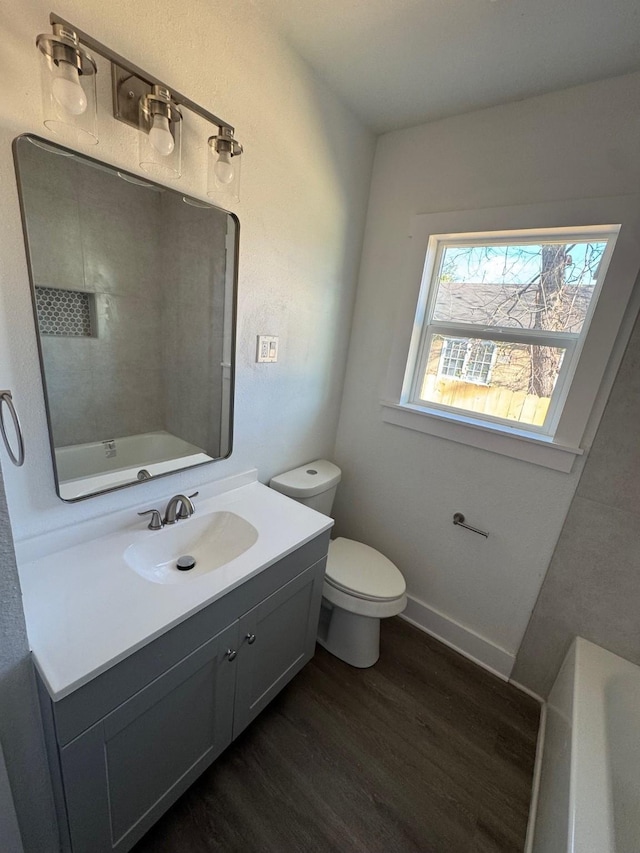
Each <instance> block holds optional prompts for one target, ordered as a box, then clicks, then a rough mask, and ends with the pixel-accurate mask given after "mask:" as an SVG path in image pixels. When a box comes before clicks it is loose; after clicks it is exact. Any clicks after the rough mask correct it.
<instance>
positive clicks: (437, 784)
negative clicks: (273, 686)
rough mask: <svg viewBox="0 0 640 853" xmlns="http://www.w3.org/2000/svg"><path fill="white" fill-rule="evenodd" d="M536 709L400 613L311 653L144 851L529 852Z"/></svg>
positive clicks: (138, 850)
mask: <svg viewBox="0 0 640 853" xmlns="http://www.w3.org/2000/svg"><path fill="white" fill-rule="evenodd" d="M538 718H539V709H538V705H537V704H536V703H535V702H534V701H533V700H531V699H529V698H528V697H527V696H525V695H524V694H522V693H520V692H519V691H517V690H516V689H515V688H513V687H511V686H509V685H508V684H505V683H504V682H502V681H500V680H499V679H498V678H495V677H494V676H492V675H490V674H489V673H487V672H485V671H484V670H482V669H480V668H479V667H477V666H475V665H474V664H472V663H471V662H469V661H467V660H466V659H465V658H463V657H461V656H460V655H457V654H456V653H455V652H452V651H451V650H450V649H448V648H447V647H445V646H443V645H441V644H440V643H438V642H436V641H435V640H432V639H431V638H429V637H428V636H427V635H425V634H423V633H422V632H421V631H418V630H416V629H415V628H413V627H412V626H410V625H409V624H407V623H406V622H403V621H402V620H401V619H397V618H396V619H386V620H383V622H382V640H381V656H380V660H379V661H378V663H377V664H376V665H375V666H374V667H372V668H371V669H366V670H356V669H353V668H351V667H349V666H347V665H346V664H343V663H342V662H341V661H339V660H337V659H336V658H334V657H333V656H332V655H329V654H328V653H327V652H325V651H324V650H323V649H321V648H319V647H318V650H317V653H316V656H315V658H314V659H313V661H311V663H309V664H308V665H307V667H306V668H305V669H304V670H303V671H302V672H301V673H300V674H299V675H298V676H297V677H296V678H295V679H294V680H293V682H292V683H291V684H290V685H289V686H288V687H287V688H285V690H284V691H283V692H282V693H281V694H280V696H279V697H278V698H277V699H276V700H275V701H274V702H273V703H272V704H271V705H270V706H269V707H268V708H267V709H266V710H265V711H264V712H263V713H262V715H261V716H260V717H259V718H258V719H257V720H256V721H255V722H254V723H253V724H252V725H251V726H250V727H249V728H248V729H247V730H246V731H245V732H244V733H243V734H242V735H241V736H240V738H238V739H237V740H236V741H235V743H234V744H232V745H231V746H230V747H229V748H228V749H227V751H226V752H225V753H224V754H223V755H222V756H221V757H220V758H219V759H218V761H217V762H215V764H214V765H213V766H212V767H211V768H210V769H209V770H208V771H207V772H206V773H205V774H203V776H201V777H200V779H199V780H198V781H197V782H196V783H195V784H194V785H193V786H192V787H191V788H190V789H189V791H188V792H187V793H186V794H185V795H184V796H183V797H182V798H181V799H180V800H179V801H178V802H177V803H176V804H175V806H173V808H172V809H171V810H170V811H169V812H167V814H166V815H165V816H164V817H163V818H162V819H161V820H160V822H159V823H157V824H156V825H155V826H154V827H153V829H151V830H150V831H149V832H148V833H147V835H146V836H145V837H144V838H143V839H142V841H140V842H139V844H138V845H137V846H136V847H135V848H134V852H135V853H183V851H184V853H210V851H216V853H297V851H300V853H331V851H336V853H396V851H397V853H415V851H420V853H472V851H473V853H521V851H522V850H523V849H524V840H525V833H526V824H527V814H528V808H529V798H530V793H531V778H532V773H533V764H534V755H535V744H536V736H537V728H538Z"/></svg>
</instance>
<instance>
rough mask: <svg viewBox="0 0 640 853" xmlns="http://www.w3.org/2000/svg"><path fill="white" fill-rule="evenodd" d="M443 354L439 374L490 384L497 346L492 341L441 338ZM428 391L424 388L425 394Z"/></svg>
mask: <svg viewBox="0 0 640 853" xmlns="http://www.w3.org/2000/svg"><path fill="white" fill-rule="evenodd" d="M440 341H441V349H442V354H441V355H440V364H439V367H438V376H450V377H454V378H456V379H463V380H464V381H465V382H474V383H476V384H478V385H488V384H489V381H490V379H491V369H492V368H493V363H494V361H495V354H496V352H497V347H496V345H495V344H493V343H491V341H471V340H469V339H468V338H465V339H460V338H444V337H443V338H440ZM424 393H426V392H425V391H424V390H423V395H424Z"/></svg>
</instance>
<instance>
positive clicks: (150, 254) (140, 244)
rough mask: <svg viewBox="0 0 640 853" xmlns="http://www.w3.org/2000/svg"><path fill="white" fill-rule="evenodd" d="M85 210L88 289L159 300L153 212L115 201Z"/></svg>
mask: <svg viewBox="0 0 640 853" xmlns="http://www.w3.org/2000/svg"><path fill="white" fill-rule="evenodd" d="M82 210H83V217H82V222H81V228H82V249H83V255H84V272H85V279H86V285H87V289H89V290H94V291H104V292H107V293H119V294H128V295H137V296H144V297H146V298H147V299H149V300H155V299H157V298H158V294H157V290H156V284H157V281H158V275H159V252H158V247H159V234H158V228H157V221H155V220H154V219H153V217H150V216H149V215H148V214H149V211H145V210H144V209H143V208H139V206H133V207H127V206H124V205H121V206H119V205H117V204H116V203H115V202H113V203H106V202H105V203H97V202H94V203H93V204H91V205H88V206H86V207H83V209H82Z"/></svg>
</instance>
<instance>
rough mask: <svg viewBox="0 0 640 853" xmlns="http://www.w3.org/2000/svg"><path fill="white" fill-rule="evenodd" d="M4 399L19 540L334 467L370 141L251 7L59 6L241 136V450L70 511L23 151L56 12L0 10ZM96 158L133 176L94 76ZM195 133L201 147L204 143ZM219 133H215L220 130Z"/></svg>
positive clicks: (0, 360)
mask: <svg viewBox="0 0 640 853" xmlns="http://www.w3.org/2000/svg"><path fill="white" fill-rule="evenodd" d="M1 3H2V7H3V15H2V18H3V23H2V27H3V30H4V31H3V44H4V46H5V47H4V52H3V60H2V61H3V96H2V101H1V103H0V183H1V186H2V200H3V210H2V216H1V217H0V254H1V255H2V265H1V266H0V387H2V388H4V387H9V388H11V389H12V390H13V392H14V395H15V402H16V404H17V406H18V408H19V411H20V415H21V417H22V422H23V426H24V430H25V438H26V447H27V462H26V464H25V467H24V468H23V469H20V470H17V469H15V468H12V466H10V465H8V466H5V472H6V489H7V496H8V500H9V508H10V513H11V518H12V524H13V527H14V533H15V536H16V538H18V539H21V538H24V537H26V536H29V535H33V534H35V533H37V532H40V531H44V530H48V529H53V528H56V527H59V526H63V525H67V524H73V523H75V522H77V521H79V520H81V519H85V518H89V517H93V516H96V515H98V514H102V513H104V512H108V511H110V510H112V509H114V508H120V507H123V506H127V505H132V506H133V505H135V506H136V507H142V506H150V505H153V504H154V503H156V501H160V500H162V499H163V498H165V497H168V496H170V495H172V494H174V493H175V492H176V491H181V490H184V489H187V488H188V487H190V486H191V487H192V486H196V485H197V484H198V483H199V482H203V481H204V480H206V479H212V478H216V479H217V478H219V477H222V476H226V475H228V474H230V473H233V472H235V471H238V470H242V469H245V468H248V467H252V466H257V467H258V469H259V472H260V476H261V478H262V479H266V478H268V477H269V476H270V475H271V474H273V473H275V472H278V471H282V470H285V469H286V468H288V467H291V466H294V465H297V464H300V463H302V462H303V461H305V459H309V458H312V457H314V456H319V455H325V454H327V455H328V454H330V453H331V452H332V450H333V444H334V437H335V428H336V423H337V417H338V408H339V404H340V398H341V393H342V382H343V375H344V364H345V359H346V350H347V342H348V334H349V326H350V320H351V311H352V305H353V294H354V288H355V282H356V275H357V266H358V262H359V259H360V248H361V238H362V230H363V227H364V215H365V207H366V198H367V194H368V189H369V177H370V173H371V164H372V157H373V138H372V136H371V135H370V134H369V132H368V131H366V130H364V129H363V127H362V126H361V125H360V124H359V123H358V121H357V120H356V119H355V118H354V117H353V116H352V114H351V113H350V112H349V111H348V110H347V109H346V108H345V107H344V106H343V105H342V103H341V102H340V101H339V100H338V99H337V98H336V97H335V96H333V95H332V94H331V93H330V92H329V91H328V90H327V88H326V87H325V86H324V85H323V84H321V83H320V82H319V81H318V80H317V79H316V78H315V77H314V76H313V74H312V73H311V72H310V70H309V68H308V66H306V65H305V63H304V62H302V60H300V59H299V58H298V57H297V55H296V54H295V53H293V51H292V50H291V49H290V48H289V47H288V46H287V45H286V43H285V42H284V41H283V40H282V39H281V38H280V37H279V36H278V35H276V34H275V33H274V32H273V31H272V30H271V29H270V27H269V26H268V25H266V24H265V23H264V22H263V21H262V20H261V19H260V17H259V15H258V13H257V12H256V9H255V7H254V6H253V5H252V4H250V3H249V2H248V0H235V2H233V3H228V2H226V3H225V2H222V0H190V2H189V3H184V2H181V0H163V3H162V4H161V6H162V13H161V14H159V13H158V4H157V3H155V2H153V0H137V2H135V3H131V2H129V0H109V2H104V0H59V2H57V3H56V12H57V13H58V14H59V15H61V16H63V17H65V18H67V19H68V20H70V21H72V22H73V23H74V24H76V26H78V27H79V28H80V29H82V30H85V31H87V32H89V33H91V34H92V35H93V36H94V37H95V38H97V39H99V40H100V41H102V42H104V43H106V44H108V45H109V46H110V47H111V48H112V49H114V50H115V51H117V52H118V53H121V54H123V55H124V56H126V57H127V58H129V59H130V60H131V61H132V62H134V63H136V64H138V65H140V66H141V67H143V68H146V69H148V70H149V71H150V72H151V73H153V74H156V75H157V76H158V77H160V78H161V79H163V80H165V81H167V82H168V83H169V84H172V85H174V86H175V87H176V89H177V90H179V91H182V92H184V93H185V94H187V95H189V97H191V98H192V99H193V100H195V101H197V102H199V103H201V104H202V105H203V106H204V107H206V108H209V109H210V110H212V111H213V112H216V113H217V114H219V115H221V116H222V117H224V118H225V119H226V120H227V121H229V122H231V123H232V124H233V125H235V127H236V131H237V136H238V138H239V139H240V140H241V141H242V142H243V143H244V145H245V151H246V154H245V156H244V158H243V161H244V162H243V174H242V188H241V189H242V201H241V202H240V204H239V205H236V206H235V207H234V209H235V210H236V212H237V213H238V215H239V217H240V221H241V233H240V275H239V328H238V333H239V334H238V357H237V364H238V376H237V389H236V422H235V449H234V453H233V456H232V457H231V459H230V460H228V461H226V462H221V463H217V464H216V465H215V466H211V467H210V468H204V469H199V470H198V472H192V473H190V474H185V475H174V476H172V477H170V478H166V479H163V480H161V481H158V482H154V483H145V484H143V485H142V486H136V487H135V488H132V489H129V490H125V491H123V492H119V493H116V494H114V495H111V496H104V497H101V498H95V499H92V500H90V501H88V502H84V503H81V504H76V505H65V504H63V503H62V502H61V501H60V500H59V499H58V498H57V497H56V495H55V492H54V485H53V477H52V473H51V465H50V461H49V449H48V446H47V433H46V424H45V415H44V407H43V400H42V391H41V386H40V375H39V368H38V361H37V356H36V342H35V335H34V331H33V323H32V319H31V306H30V298H29V289H28V278H27V268H26V262H25V255H24V248H23V243H22V234H21V226H20V215H19V209H18V197H17V192H16V185H15V178H14V171H13V163H12V156H11V149H10V145H11V141H12V139H13V138H14V137H15V136H16V135H18V134H19V133H22V132H25V131H32V132H37V133H40V134H43V135H46V134H47V131H46V130H45V129H44V127H43V126H42V124H41V112H40V110H41V107H40V80H39V68H38V54H37V51H36V49H35V44H34V42H35V37H36V35H37V33H39V32H43V31H47V30H48V28H49V25H48V16H49V11H50V9H51V4H50V2H48V0H22V2H20V3H17V2H15V0H14V2H8V0H1ZM98 79H99V89H100V94H99V98H100V105H101V111H100V115H99V132H100V144H99V145H98V146H97V147H96V148H94V149H93V150H89V152H88V153H89V154H91V155H92V156H97V157H99V158H101V159H104V160H105V161H108V162H112V163H116V164H121V165H122V166H124V167H126V168H128V169H131V170H133V171H139V169H138V167H137V135H136V131H135V130H133V129H130V128H128V127H127V126H125V125H123V124H121V123H120V122H116V121H115V120H113V119H112V118H111V116H110V114H109V112H108V111H109V104H110V99H111V94H110V77H109V74H108V69H106V68H104V67H103V69H102V73H101V74H100V75H99V78H98ZM207 129H208V128H207V127H206V126H205V125H204V123H202V124H201V125H199V124H198V122H196V121H193V120H192V118H191V117H188V119H187V127H186V129H185V134H184V136H185V138H184V141H183V144H184V147H185V150H186V151H187V156H186V157H185V159H184V168H183V173H184V176H183V178H182V180H181V181H179V182H176V185H179V186H181V187H184V188H185V190H186V191H188V192H189V193H190V194H193V195H201V196H203V197H205V195H204V194H205V189H206V167H205V158H206V149H205V145H206V141H205V140H206V134H207ZM196 130H197V131H198V132H197V133H196ZM208 130H209V133H211V130H210V128H209V129H208ZM259 333H263V334H275V335H279V336H280V361H279V363H278V364H275V365H256V364H255V363H254V358H255V337H256V335H257V334H259Z"/></svg>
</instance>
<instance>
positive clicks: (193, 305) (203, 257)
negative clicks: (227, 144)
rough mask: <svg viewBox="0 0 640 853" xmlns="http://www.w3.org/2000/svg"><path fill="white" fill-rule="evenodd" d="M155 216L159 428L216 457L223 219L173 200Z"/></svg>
mask: <svg viewBox="0 0 640 853" xmlns="http://www.w3.org/2000/svg"><path fill="white" fill-rule="evenodd" d="M161 209H162V217H161V221H162V226H161V227H162V238H161V242H162V288H163V310H162V341H163V345H162V372H163V381H164V421H165V424H166V429H167V430H168V431H169V432H171V433H173V434H174V435H178V436H180V438H183V439H185V441H188V442H190V443H192V444H195V445H196V446H198V447H201V448H203V449H204V450H206V451H207V452H208V453H212V454H214V455H219V450H218V447H219V442H220V417H221V396H220V391H219V389H220V382H219V374H220V372H221V370H222V368H221V362H222V354H223V322H224V316H223V309H224V292H225V288H224V282H225V267H226V262H225V259H226V255H225V243H226V230H227V214H226V213H224V212H222V211H220V212H219V213H218V212H217V211H212V210H211V209H210V208H208V209H203V208H199V207H196V206H193V205H191V204H185V203H184V202H183V201H182V199H181V198H180V197H178V196H173V195H164V196H163V197H162V201H161Z"/></svg>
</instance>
